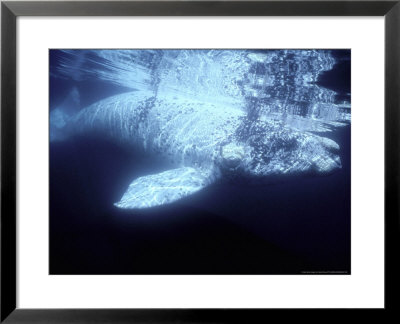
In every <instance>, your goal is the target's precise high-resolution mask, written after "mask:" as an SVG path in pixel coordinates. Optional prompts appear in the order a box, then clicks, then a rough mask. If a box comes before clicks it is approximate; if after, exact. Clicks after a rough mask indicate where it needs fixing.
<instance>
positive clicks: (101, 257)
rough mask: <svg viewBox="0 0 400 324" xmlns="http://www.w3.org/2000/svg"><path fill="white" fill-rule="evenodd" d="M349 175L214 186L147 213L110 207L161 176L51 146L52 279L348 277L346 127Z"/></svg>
mask: <svg viewBox="0 0 400 324" xmlns="http://www.w3.org/2000/svg"><path fill="white" fill-rule="evenodd" d="M333 135H334V137H332V136H330V137H331V138H333V139H334V140H335V141H337V142H338V144H339V145H340V146H341V159H342V164H343V168H342V169H341V170H340V171H337V172H335V173H333V174H331V175H327V176H302V177H296V178H292V179H287V180H285V181H282V182H279V181H277V182H275V183H272V184H268V185H263V186H260V185H257V186H250V185H244V184H240V185H234V184H232V183H231V184H223V183H219V184H215V185H213V186H211V187H209V188H205V189H204V190H203V191H201V192H199V193H198V194H195V195H193V196H190V197H187V198H185V199H182V200H181V201H178V202H176V203H173V204H170V205H165V206H161V207H156V208H151V209H147V210H121V209H118V208H116V207H114V206H113V203H114V202H116V201H118V200H119V199H120V198H121V196H122V194H123V193H124V191H125V189H126V188H127V186H128V185H129V183H130V182H131V181H132V180H133V179H135V178H137V177H138V176H142V175H145V174H149V173H155V172H157V171H158V170H162V169H163V166H162V165H161V164H160V163H159V162H158V161H154V160H151V159H149V158H146V157H143V155H142V154H140V153H136V154H128V153H126V152H125V151H124V150H122V149H121V148H119V147H118V146H115V145H113V144H111V143H105V142H104V141H99V140H96V139H94V138H92V139H88V138H86V139H83V138H75V139H71V140H68V141H65V142H62V143H51V144H50V274H299V273H305V272H308V271H316V272H325V271H327V272H328V273H332V272H334V271H335V272H340V273H350V126H346V127H344V128H341V129H339V130H338V131H336V132H334V133H333Z"/></svg>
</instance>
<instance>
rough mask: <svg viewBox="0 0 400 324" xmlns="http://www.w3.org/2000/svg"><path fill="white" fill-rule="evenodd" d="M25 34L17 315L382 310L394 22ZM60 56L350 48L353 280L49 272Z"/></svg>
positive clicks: (108, 23)
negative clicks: (388, 50) (52, 91)
mask: <svg viewBox="0 0 400 324" xmlns="http://www.w3.org/2000/svg"><path fill="white" fill-rule="evenodd" d="M17 30H18V67H17V70H18V89H17V90H18V124H17V127H18V218H17V224H18V233H17V234H18V242H17V243H18V265H17V266H18V273H17V275H18V302H17V305H18V307H23V308H43V307H45V308H53V307H54V308H56V307H57V308H72V307H73V308H87V307H98V308H125V307H128V308H148V307H166V308H168V307H179V308H185V307H193V308H196V307H211V308H213V307H227V308H230V307H235V308H236V307H241V308H247V307H251V308H258V307H262V308H264V307H265V308H270V307H271V308H272V307H273V308H275V307H313V308H314V307H315V308H318V307H383V293H384V265H383V262H384V209H383V202H384V182H383V181H384V178H383V174H384V173H383V172H384V160H383V158H384V151H383V148H384V136H383V131H384V120H383V117H384V110H383V109H384V106H383V105H384V70H383V67H384V47H383V46H384V20H383V18H369V17H368V18H367V17H360V18H342V17H340V18H333V17H331V18H278V17H258V18H246V17H243V18H236V17H227V18H201V17H194V18H193V17H186V18H184V17H179V18H155V17H152V18H147V17H141V18H131V17H130V18H111V17H104V18H86V17H85V18H76V17H73V18H67V17H58V18H44V17H19V18H18V27H17ZM49 48H351V49H352V216H351V217H352V237H351V239H352V274H351V275H337V276H335V275H313V276H308V275H302V276H300V275H298V276H288V275H284V276H277V275H272V276H271V275H266V276H260V275H257V276H219V275H216V276H197V275H196V276H191V275H190V276H154V275H151V276H143V275H140V276H138V275H132V276H115V275H113V276H104V275H101V276H100V275H98V276H76V275H75V276H55V275H53V276H50V275H48V265H49V262H48V248H49V247H48V244H49V241H48V237H49V233H48V227H49V224H48V222H49V217H48V190H49V189H48V170H49V165H48V145H49V143H48V110H49V108H48V98H49V93H48V91H49V89H48V79H49V74H48V49H49ZM321 190H323V188H321Z"/></svg>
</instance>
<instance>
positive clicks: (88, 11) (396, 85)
mask: <svg viewBox="0 0 400 324" xmlns="http://www.w3.org/2000/svg"><path fill="white" fill-rule="evenodd" d="M18 16H384V18H385V307H384V309H375V310H374V311H371V310H345V312H346V313H347V314H348V313H351V312H353V313H355V312H357V314H358V316H362V317H367V316H368V318H369V319H372V320H373V319H377V320H378V319H379V320H382V317H383V316H384V317H386V316H388V315H391V316H392V315H393V313H394V312H397V309H398V307H399V304H398V302H397V300H398V298H397V294H398V291H399V280H398V276H399V273H400V272H399V270H400V269H399V265H398V261H399V259H400V258H399V256H400V249H399V247H400V240H399V237H400V236H399V232H400V221H399V207H400V206H399V197H400V196H399V193H400V192H399V180H400V174H399V165H400V164H399V163H400V153H399V152H400V143H399V135H400V134H399V127H400V110H399V108H400V106H399V104H400V64H399V62H400V0H395V1H321V0H315V1H293V0H291V1H271V0H269V1H268V0H267V1H263V0H261V1H122V2H120V1H100V2H98V1H90V2H84V1H82V2H75V1H71V2H68V1H65V2H64V1H33V2H31V1H29V2H25V1H18V2H14V1H4V2H2V3H1V302H0V306H1V313H0V315H1V317H0V321H1V322H4V323H31V322H35V323H89V322H90V323H95V322H101V323H132V322H133V323H142V322H146V323H148V322H150V323H152V322H174V323H175V322H176V323H178V322H179V323H186V322H190V323H196V322H213V323H216V322H241V323H252V322H258V321H259V318H260V317H261V320H262V318H264V320H267V319H268V318H269V317H270V316H271V315H272V314H274V315H279V316H283V317H281V318H280V320H282V319H285V318H286V315H284V314H283V312H286V311H288V309H284V310H282V309H281V310H276V309H275V310H274V309H234V310H228V309H213V310H211V309H147V310H145V309H96V310H94V309H51V310H50V309H17V308H16V299H17V294H16V288H17V287H16V270H17V268H16V189H17V183H16V163H17V157H16V134H17V129H16V113H17V112H16V35H17V31H16V19H17V17H18ZM338 311H339V310H310V309H308V310H299V309H297V310H291V312H292V313H293V312H295V313H296V315H295V316H296V318H297V319H299V318H300V317H304V318H307V319H308V320H309V319H312V318H314V317H320V316H324V315H325V316H326V313H327V312H329V314H330V315H329V316H330V317H331V316H333V317H335V316H336V314H337V313H338ZM342 311H343V310H342ZM322 312H324V313H323V314H321V313H322ZM310 316H311V317H310ZM338 316H342V314H341V315H338ZM256 318H257V320H256ZM320 319H321V320H323V318H320ZM359 319H360V318H359Z"/></svg>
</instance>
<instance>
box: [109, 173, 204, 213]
mask: <svg viewBox="0 0 400 324" xmlns="http://www.w3.org/2000/svg"><path fill="white" fill-rule="evenodd" d="M209 183H210V177H209V172H205V171H203V170H200V169H195V168H191V167H183V168H178V169H173V170H168V171H164V172H161V173H158V174H152V175H148V176H144V177H140V178H137V179H135V180H134V181H133V182H132V183H131V184H130V185H129V187H128V189H127V190H126V192H125V193H124V195H123V196H122V198H121V200H120V201H119V202H117V203H115V204H114V205H115V206H116V207H118V208H123V209H134V208H148V207H154V206H159V205H164V204H167V203H171V202H174V201H176V200H178V199H181V198H183V197H185V196H189V195H191V194H193V193H195V192H197V191H199V190H201V189H202V188H204V187H206V186H207V185H208V184H209Z"/></svg>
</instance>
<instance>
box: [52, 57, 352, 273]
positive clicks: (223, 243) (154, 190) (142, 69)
mask: <svg viewBox="0 0 400 324" xmlns="http://www.w3.org/2000/svg"><path fill="white" fill-rule="evenodd" d="M350 71H351V51H350V50H348V49H334V50H333V49H257V50H256V49H132V50H129V49H51V50H49V85H50V89H49V159H50V170H49V173H50V193H49V195H50V198H49V210H50V247H49V249H50V260H49V263H50V269H49V272H50V274H54V275H56V274H110V275H112V274H303V275H307V274H308V275H310V274H338V275H342V274H350V271H351V264H350V239H351V238H350V225H351V214H350V206H351V196H350V176H351V168H350V166H351V136H350V135H351V86H350V85H351V73H350Z"/></svg>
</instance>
